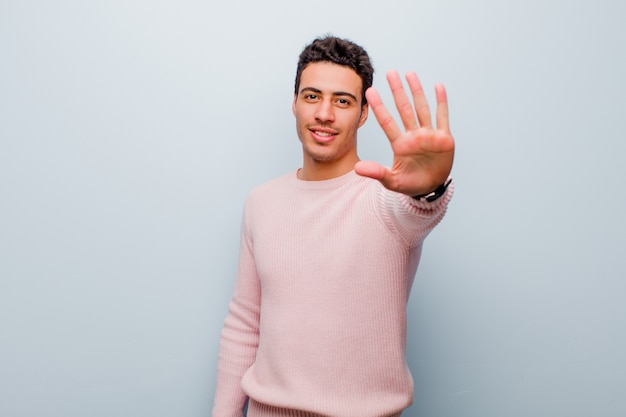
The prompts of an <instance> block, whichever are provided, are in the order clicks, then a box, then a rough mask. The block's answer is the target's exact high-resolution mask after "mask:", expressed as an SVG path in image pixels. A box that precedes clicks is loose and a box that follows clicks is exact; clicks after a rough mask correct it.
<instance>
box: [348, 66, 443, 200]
mask: <svg viewBox="0 0 626 417" xmlns="http://www.w3.org/2000/svg"><path fill="white" fill-rule="evenodd" d="M406 79H407V82H408V84H409V88H410V90H411V95H412V96H413V103H414V105H411V102H410V101H409V98H408V96H407V94H406V92H405V90H404V87H403V85H402V80H401V79H400V76H399V75H398V73H397V72H396V71H390V72H389V73H388V74H387V81H388V82H389V87H390V88H391V92H392V94H393V98H394V101H395V104H396V108H397V109H398V112H399V113H400V118H401V119H402V123H403V125H404V131H402V130H401V129H400V128H399V127H398V125H397V124H396V122H395V121H394V119H393V117H392V116H391V114H390V113H389V111H387V109H386V108H385V105H384V104H383V102H382V100H381V98H380V95H379V94H378V92H377V91H376V90H375V89H374V88H369V89H368V90H367V91H366V93H365V94H366V97H367V101H368V102H369V105H370V107H371V109H372V111H373V112H374V115H375V116H376V120H377V121H378V124H380V126H381V128H382V129H383V131H384V132H385V135H386V136H387V138H388V139H389V142H390V144H391V148H392V150H393V155H394V157H393V165H392V166H391V168H386V167H384V166H382V165H380V164H378V163H376V162H373V161H360V162H358V163H357V164H356V165H355V171H356V172H357V174H359V175H363V176H366V177H370V178H374V179H377V180H379V181H380V182H381V183H382V184H383V185H384V186H385V187H386V188H388V189H390V190H393V191H397V192H400V193H403V194H407V195H411V196H416V195H423V194H427V193H429V192H431V191H434V190H435V189H436V188H437V187H438V186H439V185H441V184H443V183H444V182H445V181H446V179H447V178H448V176H449V175H450V170H451V169H452V162H453V160H454V139H453V138H452V134H451V133H450V127H449V122H448V100H447V97H446V90H445V87H444V86H443V85H442V84H437V85H436V86H435V93H436V97H437V113H436V126H435V127H433V124H432V119H431V114H430V108H429V106H428V102H427V100H426V96H425V94H424V90H423V88H422V85H421V83H420V81H419V78H418V77H417V75H416V74H415V73H414V72H409V73H408V74H407V75H406ZM416 116H417V117H416Z"/></svg>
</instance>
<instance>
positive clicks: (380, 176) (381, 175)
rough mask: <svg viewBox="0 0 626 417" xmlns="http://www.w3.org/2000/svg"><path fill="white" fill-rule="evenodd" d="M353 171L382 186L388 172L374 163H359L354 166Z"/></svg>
mask: <svg viewBox="0 0 626 417" xmlns="http://www.w3.org/2000/svg"><path fill="white" fill-rule="evenodd" d="M354 171H355V172H356V173H357V174H359V175H361V176H363V177H369V178H373V179H375V180H378V181H380V182H382V183H383V184H384V182H385V178H386V177H387V175H389V170H388V169H387V168H385V167H384V166H382V165H381V164H379V163H377V162H374V161H359V162H357V163H356V165H355V166H354Z"/></svg>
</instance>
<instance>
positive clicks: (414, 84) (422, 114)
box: [406, 71, 433, 127]
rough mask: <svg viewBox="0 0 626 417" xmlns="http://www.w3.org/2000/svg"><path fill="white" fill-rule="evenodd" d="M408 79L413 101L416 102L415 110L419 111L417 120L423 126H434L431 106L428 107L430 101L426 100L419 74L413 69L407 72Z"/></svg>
mask: <svg viewBox="0 0 626 417" xmlns="http://www.w3.org/2000/svg"><path fill="white" fill-rule="evenodd" d="M406 80H407V82H408V83H409V88H410V89H411V94H412V95H413V103H415V112H416V113H417V120H419V124H420V126H421V127H432V123H433V122H432V120H431V118H430V107H428V101H427V100H426V94H424V89H423V88H422V83H421V82H420V80H419V78H418V77H417V74H416V73H414V72H413V71H411V72H408V73H407V74H406Z"/></svg>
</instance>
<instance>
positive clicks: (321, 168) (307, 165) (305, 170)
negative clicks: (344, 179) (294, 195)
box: [298, 155, 359, 181]
mask: <svg viewBox="0 0 626 417" xmlns="http://www.w3.org/2000/svg"><path fill="white" fill-rule="evenodd" d="M357 162H359V157H358V156H357V155H354V157H352V158H348V159H346V160H343V161H341V162H340V163H338V162H337V161H333V162H322V161H315V160H312V159H308V158H306V157H305V159H304V163H303V165H302V168H301V169H299V170H298V179H300V180H304V181H323V180H330V179H333V178H337V177H341V176H342V175H345V174H347V173H348V172H350V171H352V170H353V169H354V165H355V164H356V163H357Z"/></svg>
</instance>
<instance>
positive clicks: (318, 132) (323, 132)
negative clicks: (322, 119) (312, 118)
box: [309, 129, 337, 142]
mask: <svg viewBox="0 0 626 417" xmlns="http://www.w3.org/2000/svg"><path fill="white" fill-rule="evenodd" d="M309 131H310V132H311V133H312V135H313V139H315V140H316V141H318V142H329V141H331V140H332V139H333V138H334V137H335V136H337V132H335V131H333V130H330V129H309Z"/></svg>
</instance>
